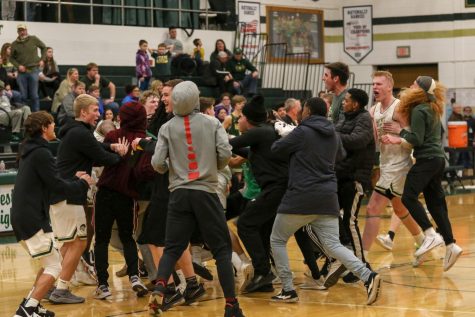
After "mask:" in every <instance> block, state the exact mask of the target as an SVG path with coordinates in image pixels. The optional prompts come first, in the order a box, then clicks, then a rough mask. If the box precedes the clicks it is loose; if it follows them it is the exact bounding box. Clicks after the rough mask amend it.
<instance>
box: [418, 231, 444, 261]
mask: <svg viewBox="0 0 475 317" xmlns="http://www.w3.org/2000/svg"><path fill="white" fill-rule="evenodd" d="M443 244H444V239H442V237H441V236H440V234H438V233H436V234H434V235H430V236H425V238H424V241H422V244H421V246H420V247H419V249H417V250H416V252H415V253H414V256H415V257H420V256H421V255H423V254H424V253H427V252H429V251H430V250H432V249H434V248H436V247H438V246H440V245H443Z"/></svg>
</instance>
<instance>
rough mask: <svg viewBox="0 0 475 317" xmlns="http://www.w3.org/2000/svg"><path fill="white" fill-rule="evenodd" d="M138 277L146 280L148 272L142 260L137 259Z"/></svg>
mask: <svg viewBox="0 0 475 317" xmlns="http://www.w3.org/2000/svg"><path fill="white" fill-rule="evenodd" d="M139 277H142V278H148V271H147V268H146V267H145V263H144V261H143V260H141V259H139Z"/></svg>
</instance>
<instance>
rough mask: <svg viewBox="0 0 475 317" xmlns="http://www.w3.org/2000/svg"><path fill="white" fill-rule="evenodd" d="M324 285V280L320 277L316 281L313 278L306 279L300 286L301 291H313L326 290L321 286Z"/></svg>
mask: <svg viewBox="0 0 475 317" xmlns="http://www.w3.org/2000/svg"><path fill="white" fill-rule="evenodd" d="M324 283H325V279H324V277H323V276H320V278H319V279H318V280H315V279H313V278H311V277H310V278H309V277H306V278H305V282H304V283H303V284H302V285H300V288H301V289H315V290H326V289H327V288H326V287H325V286H324V285H323V284H324Z"/></svg>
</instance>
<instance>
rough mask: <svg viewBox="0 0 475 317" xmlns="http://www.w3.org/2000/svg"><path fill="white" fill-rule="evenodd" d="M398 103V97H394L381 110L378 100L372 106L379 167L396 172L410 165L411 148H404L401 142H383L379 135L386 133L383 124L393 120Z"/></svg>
mask: <svg viewBox="0 0 475 317" xmlns="http://www.w3.org/2000/svg"><path fill="white" fill-rule="evenodd" d="M398 104H399V99H394V101H393V102H392V104H391V105H390V106H389V107H388V108H387V109H386V110H385V111H384V112H383V111H382V109H381V103H380V102H378V103H377V104H376V105H375V108H374V115H373V116H374V122H375V124H376V129H377V132H378V141H379V147H380V153H381V154H380V168H381V170H386V171H387V172H392V171H394V172H396V171H401V170H403V169H407V168H410V167H411V166H412V159H411V152H412V150H410V149H407V148H404V147H402V146H401V144H383V143H381V136H383V135H384V134H386V133H385V132H384V131H383V125H384V123H387V122H394V120H393V116H394V110H395V109H396V107H397V105H398Z"/></svg>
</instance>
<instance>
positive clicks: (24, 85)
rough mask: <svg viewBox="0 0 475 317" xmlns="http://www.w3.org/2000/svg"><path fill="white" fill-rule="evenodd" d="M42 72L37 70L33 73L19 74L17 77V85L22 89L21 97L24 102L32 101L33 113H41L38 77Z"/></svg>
mask: <svg viewBox="0 0 475 317" xmlns="http://www.w3.org/2000/svg"><path fill="white" fill-rule="evenodd" d="M39 73H40V71H39V70H38V69H35V70H33V71H31V72H29V73H28V72H25V73H20V72H19V73H18V77H17V80H16V82H17V84H18V87H19V88H20V93H21V97H22V98H23V102H24V103H27V100H28V99H30V100H31V103H32V104H31V106H30V108H31V111H32V112H35V111H39V110H40V97H39V96H38V80H39V79H38V78H39V77H38V75H39Z"/></svg>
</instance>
